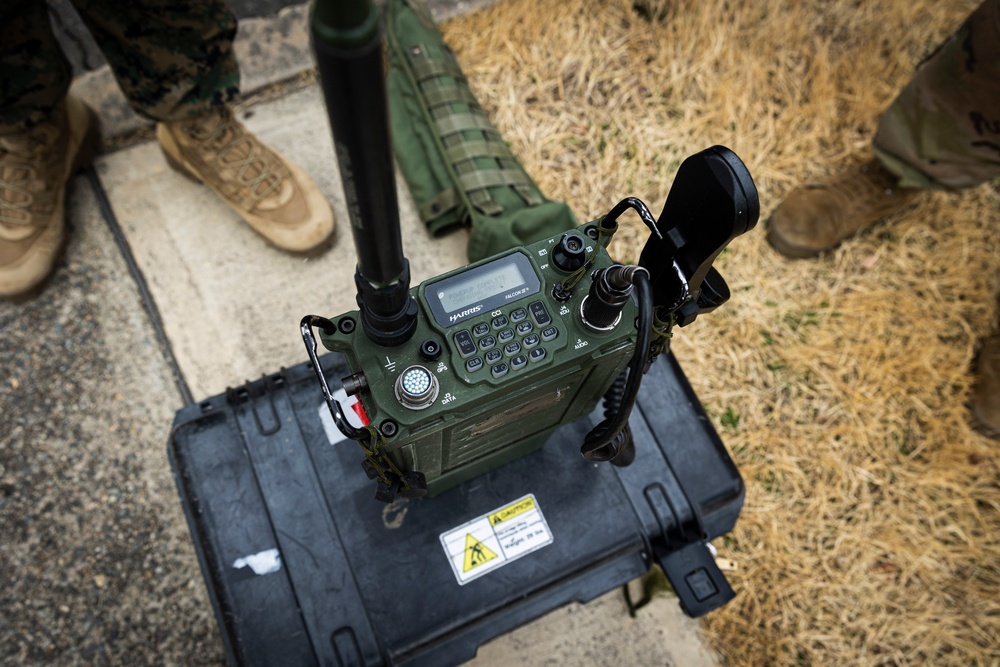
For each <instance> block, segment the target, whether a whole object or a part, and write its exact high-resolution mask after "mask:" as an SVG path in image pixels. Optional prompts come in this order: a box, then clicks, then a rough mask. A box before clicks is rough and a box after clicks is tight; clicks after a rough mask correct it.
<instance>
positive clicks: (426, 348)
mask: <svg viewBox="0 0 1000 667" xmlns="http://www.w3.org/2000/svg"><path fill="white" fill-rule="evenodd" d="M420 356H421V357H423V358H424V360H426V361H437V360H438V359H440V358H441V343H439V342H437V340H435V339H433V338H428V339H427V340H425V341H424V342H423V343H421V344H420Z"/></svg>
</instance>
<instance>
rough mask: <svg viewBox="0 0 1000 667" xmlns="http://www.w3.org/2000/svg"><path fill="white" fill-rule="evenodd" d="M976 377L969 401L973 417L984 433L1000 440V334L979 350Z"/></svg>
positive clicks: (991, 338)
mask: <svg viewBox="0 0 1000 667" xmlns="http://www.w3.org/2000/svg"><path fill="white" fill-rule="evenodd" d="M976 376H977V377H976V384H975V386H974V387H973V388H972V396H971V398H970V400H969V407H970V408H971V409H972V416H973V418H974V419H975V420H976V422H977V424H976V426H977V427H978V429H979V430H980V431H981V432H982V433H984V434H985V435H988V436H990V437H991V438H998V439H1000V333H997V334H993V336H991V337H990V338H988V339H986V342H985V343H983V346H982V348H981V349H980V350H979V356H978V357H977V359H976Z"/></svg>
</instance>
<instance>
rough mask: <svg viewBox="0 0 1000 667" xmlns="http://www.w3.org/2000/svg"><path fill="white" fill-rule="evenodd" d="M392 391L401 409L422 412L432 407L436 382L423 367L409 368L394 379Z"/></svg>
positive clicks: (436, 387) (435, 393)
mask: <svg viewBox="0 0 1000 667" xmlns="http://www.w3.org/2000/svg"><path fill="white" fill-rule="evenodd" d="M394 391H395V393H396V399H397V400H398V401H399V402H400V403H401V404H402V405H403V407H407V408H409V409H411V410H423V409H424V408H429V407H430V406H431V405H433V403H434V400H435V399H436V398H437V395H438V381H437V378H436V377H434V375H433V374H431V372H430V371H429V370H427V369H426V368H424V367H423V366H410V367H409V368H407V369H406V370H405V371H403V372H402V373H400V374H399V377H398V378H396V384H395V387H394Z"/></svg>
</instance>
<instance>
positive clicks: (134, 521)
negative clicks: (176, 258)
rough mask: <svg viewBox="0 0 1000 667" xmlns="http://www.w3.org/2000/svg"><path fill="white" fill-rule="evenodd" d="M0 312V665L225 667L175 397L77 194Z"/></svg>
mask: <svg viewBox="0 0 1000 667" xmlns="http://www.w3.org/2000/svg"><path fill="white" fill-rule="evenodd" d="M68 210H69V211H70V215H69V217H70V224H71V226H72V228H73V230H72V234H71V237H70V242H69V246H68V249H67V251H66V255H65V259H64V261H63V262H62V263H61V265H60V266H59V268H58V270H57V271H56V272H55V275H54V276H53V278H52V280H51V281H50V283H49V285H48V286H47V289H46V291H45V292H44V294H42V295H41V296H40V297H38V298H36V299H34V300H32V301H29V302H26V303H22V304H10V303H2V302H0V664H5V665H14V664H18V665H25V664H33V665H37V664H49V663H55V664H153V663H156V664H191V662H192V660H193V658H194V657H195V656H196V657H197V660H198V661H199V662H200V661H208V662H215V663H219V662H221V661H222V660H224V655H223V653H222V645H221V641H220V639H219V637H218V633H217V632H216V630H215V621H214V617H213V614H212V611H211V607H210V605H209V602H208V597H207V594H206V592H205V590H204V584H203V583H202V577H201V574H200V571H199V567H198V563H197V560H196V558H195V555H194V550H193V548H192V546H191V542H190V538H189V537H188V532H187V525H186V523H185V521H184V516H183V514H182V512H181V509H180V506H179V503H178V500H177V492H176V490H175V488H174V484H173V481H172V479H171V476H170V470H169V466H168V464H167V459H166V455H165V445H166V442H167V436H168V433H169V429H170V423H171V420H172V418H173V413H174V411H175V409H176V408H177V407H178V406H179V404H180V397H179V395H178V392H177V389H176V388H175V386H174V380H173V377H172V376H171V374H170V371H169V369H168V367H167V366H166V364H165V362H164V358H163V355H162V354H161V351H160V349H159V348H158V347H157V343H156V338H155V335H154V333H153V331H152V329H151V327H150V325H149V321H148V319H147V318H146V315H145V313H144V312H143V310H142V305H141V303H140V301H139V297H138V293H137V291H136V288H135V285H134V283H133V282H132V280H131V277H130V275H129V273H128V270H127V269H126V266H125V263H124V261H123V259H122V257H121V255H120V254H119V252H118V249H117V247H116V246H115V243H114V241H113V240H112V238H111V236H110V234H109V232H108V229H107V226H106V225H105V222H104V220H103V219H102V218H101V216H100V214H99V212H98V209H97V206H96V204H95V199H94V197H93V194H92V192H91V190H90V187H89V184H88V183H87V182H86V180H84V179H78V180H77V182H76V185H75V188H74V192H73V195H72V197H71V198H70V200H69V206H68Z"/></svg>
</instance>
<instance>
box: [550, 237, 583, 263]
mask: <svg viewBox="0 0 1000 667" xmlns="http://www.w3.org/2000/svg"><path fill="white" fill-rule="evenodd" d="M586 261H587V242H586V240H585V239H584V238H583V235H582V234H580V233H579V232H566V233H565V234H563V235H562V238H561V239H559V243H557V244H556V247H555V248H554V249H553V250H552V263H553V264H555V265H556V266H557V267H558V268H559V269H560V270H561V271H566V272H570V271H576V270H577V269H579V268H580V267H581V266H583V265H584V263H585V262H586Z"/></svg>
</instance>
